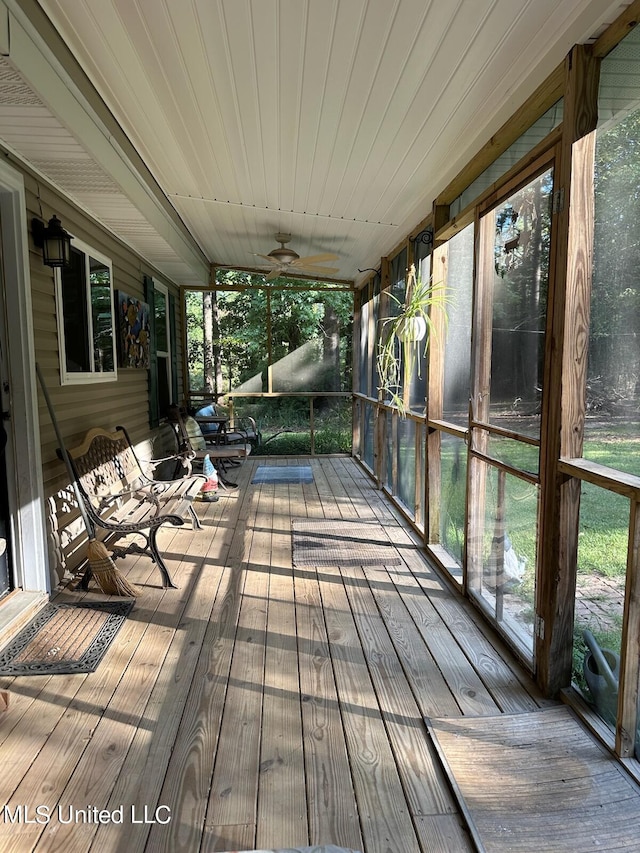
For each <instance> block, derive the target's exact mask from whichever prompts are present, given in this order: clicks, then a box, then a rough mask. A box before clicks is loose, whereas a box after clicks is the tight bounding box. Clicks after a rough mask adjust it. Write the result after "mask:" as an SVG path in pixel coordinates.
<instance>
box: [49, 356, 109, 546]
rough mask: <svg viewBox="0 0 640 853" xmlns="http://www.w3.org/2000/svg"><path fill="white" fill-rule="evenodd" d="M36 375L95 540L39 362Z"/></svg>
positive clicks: (70, 475) (78, 499) (83, 512)
mask: <svg viewBox="0 0 640 853" xmlns="http://www.w3.org/2000/svg"><path fill="white" fill-rule="evenodd" d="M36 374H37V376H38V380H39V382H40V387H41V388H42V393H43V395H44V399H45V401H46V404H47V409H48V410H49V417H50V418H51V423H52V424H53V428H54V430H55V433H56V438H57V439H58V444H59V445H60V453H61V454H62V459H63V461H64V464H65V465H66V468H67V473H68V475H69V478H70V480H71V485H72V486H73V490H74V492H75V495H76V499H77V501H78V507H79V509H80V514H81V516H82V520H83V521H84V526H85V527H86V528H87V534H88V536H89V539H95V529H94V527H93V524H92V523H91V520H90V519H89V516H88V514H87V508H86V507H85V505H84V500H83V498H82V495H81V494H80V486H79V485H78V481H77V479H76V475H75V471H74V470H73V466H72V464H71V460H70V459H69V454H68V453H67V448H66V447H65V446H64V441H63V439H62V434H61V432H60V427H59V426H58V421H57V419H56V413H55V412H54V410H53V405H52V403H51V400H50V398H49V392H48V391H47V386H46V385H45V384H44V377H43V375H42V373H41V371H40V365H39V364H38V362H36Z"/></svg>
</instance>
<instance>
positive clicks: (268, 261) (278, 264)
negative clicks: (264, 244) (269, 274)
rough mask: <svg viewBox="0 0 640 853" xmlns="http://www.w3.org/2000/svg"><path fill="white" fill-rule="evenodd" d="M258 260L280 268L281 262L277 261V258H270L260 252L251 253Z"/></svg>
mask: <svg viewBox="0 0 640 853" xmlns="http://www.w3.org/2000/svg"><path fill="white" fill-rule="evenodd" d="M251 254H252V255H253V256H254V257H256V258H262V259H263V260H264V261H267V263H268V264H270V265H271V266H272V267H275V266H280V261H276V259H275V258H270V257H269V255H261V254H259V253H258V252H252V253H251Z"/></svg>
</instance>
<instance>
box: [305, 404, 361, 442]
mask: <svg viewBox="0 0 640 853" xmlns="http://www.w3.org/2000/svg"><path fill="white" fill-rule="evenodd" d="M352 410H353V407H352V405H351V399H347V398H344V397H316V398H315V399H314V401H313V452H314V453H317V454H323V453H351V438H352V431H351V418H352Z"/></svg>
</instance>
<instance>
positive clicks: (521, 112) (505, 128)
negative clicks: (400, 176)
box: [434, 64, 565, 230]
mask: <svg viewBox="0 0 640 853" xmlns="http://www.w3.org/2000/svg"><path fill="white" fill-rule="evenodd" d="M564 83H565V78H564V66H563V65H562V64H561V65H559V66H558V67H557V68H555V69H554V70H553V71H552V72H551V74H550V75H549V76H548V77H547V79H546V80H545V81H544V82H543V83H542V84H541V85H540V86H538V88H537V89H536V90H535V92H533V94H532V95H530V97H529V98H527V100H526V101H525V102H524V104H523V105H522V106H521V107H520V108H519V109H518V110H516V112H515V113H514V114H513V115H512V116H511V118H510V119H509V120H508V121H507V122H505V123H504V124H503V125H502V127H501V128H500V129H499V130H498V131H497V132H496V133H494V134H493V136H492V137H491V138H490V139H489V140H488V142H487V143H486V144H485V145H484V146H483V147H482V148H481V149H480V151H479V152H478V153H477V154H476V156H475V157H473V158H472V159H471V161H470V162H469V163H468V165H467V166H465V168H464V169H462V171H461V172H459V173H458V175H457V176H456V177H455V178H454V179H453V181H451V183H450V184H449V185H448V186H447V187H446V188H445V189H444V190H443V191H442V192H441V193H440V194H439V195H438V198H437V199H436V204H438V205H441V204H445V205H447V204H451V202H452V201H453V200H454V199H456V198H457V197H458V196H459V195H460V193H461V192H462V191H463V190H465V189H466V188H467V187H468V186H469V184H471V183H473V181H475V179H476V178H477V177H478V176H479V175H481V174H482V173H483V172H484V170H485V169H486V168H488V167H489V166H490V165H491V164H492V163H493V162H494V160H496V159H497V158H498V157H499V156H500V155H501V154H503V153H504V152H505V151H506V150H507V148H508V147H509V146H510V145H511V144H512V143H513V142H515V141H516V139H518V138H519V137H520V136H522V134H523V133H524V132H525V130H527V129H528V128H529V127H531V125H532V124H533V123H534V122H535V121H537V119H539V118H540V116H541V115H543V114H544V113H545V112H546V111H547V110H548V109H549V108H550V107H552V106H553V104H555V102H556V101H558V100H559V99H560V98H561V97H562V94H563V91H564ZM442 224H444V223H442ZM434 230H437V229H436V224H435V223H434Z"/></svg>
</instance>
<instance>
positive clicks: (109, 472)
mask: <svg viewBox="0 0 640 853" xmlns="http://www.w3.org/2000/svg"><path fill="white" fill-rule="evenodd" d="M69 456H70V457H71V461H72V463H73V466H74V468H75V470H76V473H77V475H78V479H79V480H80V484H81V486H82V488H83V489H84V491H85V493H86V494H87V495H88V496H89V497H90V498H93V497H97V498H100V497H105V496H107V495H112V494H117V493H118V492H121V491H123V490H125V489H127V488H129V487H130V486H132V485H133V484H134V483H135V482H136V481H137V480H139V479H141V478H143V477H144V472H143V471H142V470H141V468H140V465H139V463H138V460H137V458H136V455H135V453H134V451H133V448H132V447H131V444H130V443H129V440H128V438H127V436H126V434H125V432H124V431H123V430H121V429H116V430H114V431H113V432H107V431H106V430H104V429H100V428H94V429H91V430H89V432H88V433H87V434H86V436H85V437H84V440H83V442H82V443H81V444H79V445H78V446H77V447H74V448H72V449H71V450H69Z"/></svg>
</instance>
